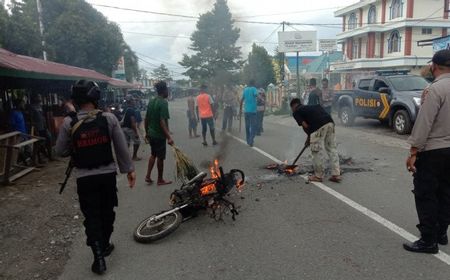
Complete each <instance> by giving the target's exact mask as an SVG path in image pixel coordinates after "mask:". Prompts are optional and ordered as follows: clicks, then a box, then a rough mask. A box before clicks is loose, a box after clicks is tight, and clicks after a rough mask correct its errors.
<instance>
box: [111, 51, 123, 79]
mask: <svg viewBox="0 0 450 280" xmlns="http://www.w3.org/2000/svg"><path fill="white" fill-rule="evenodd" d="M112 77H113V78H114V79H119V80H126V75H125V59H124V57H123V56H121V57H120V58H119V60H118V61H117V68H116V70H114V71H113V74H112Z"/></svg>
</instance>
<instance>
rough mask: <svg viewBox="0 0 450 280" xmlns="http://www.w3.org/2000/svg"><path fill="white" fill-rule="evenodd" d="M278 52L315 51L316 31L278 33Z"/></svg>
mask: <svg viewBox="0 0 450 280" xmlns="http://www.w3.org/2000/svg"><path fill="white" fill-rule="evenodd" d="M278 51H279V52H284V53H286V52H315V51H317V31H288V32H278Z"/></svg>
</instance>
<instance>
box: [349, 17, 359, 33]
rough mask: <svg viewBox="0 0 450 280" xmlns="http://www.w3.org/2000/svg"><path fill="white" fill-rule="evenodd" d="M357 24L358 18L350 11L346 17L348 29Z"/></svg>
mask: <svg viewBox="0 0 450 280" xmlns="http://www.w3.org/2000/svg"><path fill="white" fill-rule="evenodd" d="M357 25H358V20H357V19H356V14H355V13H352V14H351V15H350V17H349V19H348V30H353V29H355V28H356V26H357Z"/></svg>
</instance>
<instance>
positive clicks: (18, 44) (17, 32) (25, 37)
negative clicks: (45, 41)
mask: <svg viewBox="0 0 450 280" xmlns="http://www.w3.org/2000/svg"><path fill="white" fill-rule="evenodd" d="M30 3H31V2H30V1H29V0H24V1H16V0H13V1H11V5H10V7H11V16H10V17H9V18H8V23H7V29H6V32H5V41H4V47H5V48H6V49H8V50H9V51H12V52H15V53H18V54H23V55H28V56H33V57H40V58H42V46H41V41H42V39H41V35H40V32H39V24H38V16H37V6H36V2H35V1H34V5H31V4H30Z"/></svg>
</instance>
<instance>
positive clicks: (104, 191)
mask: <svg viewBox="0 0 450 280" xmlns="http://www.w3.org/2000/svg"><path fill="white" fill-rule="evenodd" d="M77 192H78V197H79V201H80V209H81V212H82V213H83V215H84V223H83V224H84V227H85V230H86V236H87V242H86V243H87V245H88V246H92V245H93V244H94V242H100V243H101V244H102V245H103V246H106V245H107V244H108V243H109V239H110V237H111V234H112V232H113V229H114V220H115V218H116V213H115V212H114V207H116V206H117V205H118V200H117V187H116V173H108V174H99V175H93V176H86V177H81V178H78V179H77Z"/></svg>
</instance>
